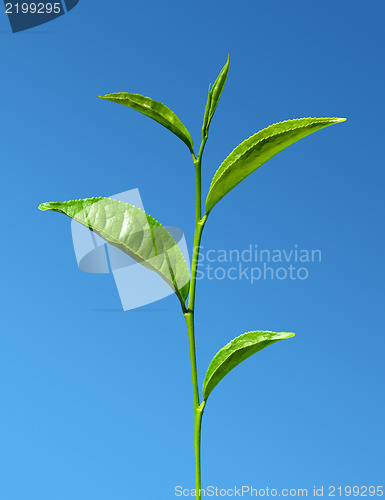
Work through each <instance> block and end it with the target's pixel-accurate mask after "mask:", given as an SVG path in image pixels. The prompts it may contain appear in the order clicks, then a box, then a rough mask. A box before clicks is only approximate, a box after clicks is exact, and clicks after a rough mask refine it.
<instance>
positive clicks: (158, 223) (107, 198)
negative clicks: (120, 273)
mask: <svg viewBox="0 0 385 500" xmlns="http://www.w3.org/2000/svg"><path fill="white" fill-rule="evenodd" d="M94 200H95V201H102V200H112V201H114V202H118V203H119V204H123V205H130V206H132V207H135V208H136V209H138V210H140V211H141V212H143V213H144V214H145V215H146V217H150V218H151V219H152V220H153V221H154V222H156V224H157V225H158V226H160V227H162V228H163V229H164V230H165V231H167V229H166V228H165V227H164V226H163V225H162V224H161V223H160V222H159V221H157V220H156V219H154V217H152V215H150V214H148V213H147V212H146V211H145V210H142V209H141V208H139V207H137V206H136V205H133V204H131V203H126V202H124V201H122V200H115V199H114V198H109V197H107V196H94V197H92V198H79V199H78V200H67V201H65V202H60V201H48V202H45V203H41V204H40V205H39V207H38V208H39V210H41V211H42V212H45V211H50V209H49V208H41V207H42V206H43V205H48V204H50V203H58V204H61V205H63V204H64V203H74V202H79V201H94ZM64 215H66V216H67V217H68V218H70V219H72V220H75V221H76V222H79V221H77V220H76V219H74V218H73V217H71V216H69V215H67V214H66V213H64ZM79 224H81V223H80V222H79ZM156 224H155V225H156ZM88 228H89V229H90V230H91V231H93V232H95V233H97V231H94V230H93V229H92V227H91V226H88ZM104 232H105V234H106V235H107V236H109V237H110V238H111V240H113V241H117V242H118V243H119V241H118V240H116V238H115V237H113V236H112V235H111V234H110V233H108V232H107V231H104ZM167 233H168V234H169V235H170V238H171V239H172V240H173V241H174V242H175V245H177V246H178V243H177V242H176V241H175V240H174V238H173V237H172V235H171V234H170V233H169V232H168V231H167ZM106 243H108V242H106ZM178 248H179V247H178ZM179 250H180V249H179ZM130 252H132V253H133V254H135V255H136V256H137V257H138V258H139V259H140V260H143V259H142V257H141V256H140V255H138V254H137V253H136V252H134V251H133V250H131V249H130ZM180 255H181V257H182V258H183V262H184V263H185V264H186V268H187V269H188V265H187V262H186V259H185V257H184V255H183V252H182V251H180ZM149 265H150V266H151V268H152V270H153V271H154V272H156V273H157V274H159V272H158V270H157V269H156V268H155V267H153V266H152V265H151V264H149ZM189 275H190V273H189ZM190 280H191V276H190ZM167 281H168V280H167ZM186 284H187V283H185V284H184V285H183V287H184V286H186ZM173 287H174V288H176V287H175V285H174V284H173ZM183 287H182V288H183ZM174 292H175V293H176V294H177V295H178V296H180V294H179V290H178V289H176V290H174ZM180 300H181V301H182V300H183V299H182V298H181V297H180Z"/></svg>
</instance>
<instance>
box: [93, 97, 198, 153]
mask: <svg viewBox="0 0 385 500" xmlns="http://www.w3.org/2000/svg"><path fill="white" fill-rule="evenodd" d="M116 94H128V95H132V96H138V97H144V98H145V99H150V101H152V102H155V103H156V104H160V105H161V106H164V107H165V108H166V109H167V110H168V111H170V112H171V113H172V114H173V115H174V116H175V117H176V118H177V120H178V121H179V122H180V123H181V125H182V126H183V127H184V129H185V131H186V132H187V135H186V139H187V141H188V142H189V144H187V143H186V142H185V141H183V139H181V138H180V137H179V138H180V139H181V140H182V141H183V142H185V144H186V146H187V147H188V148H189V150H190V151H191V152H192V153H193V152H194V141H193V139H192V137H191V134H190V132H189V131H188V129H187V127H186V125H185V124H184V123H183V122H182V120H181V119H180V118H179V117H178V115H177V114H176V113H175V112H174V111H173V110H172V109H171V108H169V107H168V106H167V105H166V104H164V103H163V102H161V101H156V100H155V99H153V98H152V97H149V96H146V95H142V94H134V93H132V92H123V91H122V92H112V93H111V94H106V95H104V96H102V95H99V96H98V97H99V99H103V100H104V101H111V99H109V96H115V95H116ZM113 99H115V100H116V101H124V100H127V99H128V100H130V101H132V102H133V103H135V101H134V100H133V99H130V98H127V97H113ZM135 104H137V103H135ZM140 106H143V107H144V108H147V109H151V111H154V113H155V114H156V115H157V116H160V117H162V118H163V116H162V115H161V114H160V113H158V112H157V111H155V110H154V109H153V108H151V107H150V106H148V105H145V104H140ZM134 111H135V110H134ZM158 123H159V122H158ZM175 135H177V134H175Z"/></svg>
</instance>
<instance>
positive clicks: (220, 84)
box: [203, 55, 230, 136]
mask: <svg viewBox="0 0 385 500" xmlns="http://www.w3.org/2000/svg"><path fill="white" fill-rule="evenodd" d="M229 68H230V55H229V56H228V58H227V62H226V64H225V65H224V67H223V68H222V70H221V72H220V73H219V75H218V77H217V79H216V80H215V82H214V85H213V86H212V87H209V95H208V97H207V104H206V109H205V115H204V119H203V135H204V136H206V135H207V133H208V129H209V126H210V123H211V120H212V118H213V116H214V113H215V110H216V109H217V106H218V102H219V99H220V97H221V94H222V91H223V88H224V86H225V83H226V79H227V75H228V73H229Z"/></svg>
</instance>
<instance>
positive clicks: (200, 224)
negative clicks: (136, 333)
mask: <svg viewBox="0 0 385 500" xmlns="http://www.w3.org/2000/svg"><path fill="white" fill-rule="evenodd" d="M206 141H207V135H206V136H203V139H202V143H201V147H200V149H199V154H198V158H196V157H195V155H194V154H193V155H192V158H193V162H194V166H195V175H196V211H195V230H194V245H193V256H192V263H191V280H190V290H189V301H188V309H187V311H186V310H184V311H183V312H184V317H185V320H186V325H187V333H188V341H189V349H190V363H191V378H192V386H193V396H194V451H195V485H196V486H195V489H196V498H198V499H200V498H201V495H200V490H201V427H202V416H203V411H204V407H205V401H203V403H202V404H201V403H200V398H199V386H198V371H197V359H196V349H195V321H194V320H195V318H194V312H195V290H196V275H197V268H198V259H199V249H200V243H201V239H202V232H203V228H204V226H205V223H206V220H207V215H205V216H204V217H203V218H201V217H202V192H201V162H202V154H203V150H204V147H205V144H206Z"/></svg>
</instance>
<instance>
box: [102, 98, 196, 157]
mask: <svg viewBox="0 0 385 500" xmlns="http://www.w3.org/2000/svg"><path fill="white" fill-rule="evenodd" d="M99 97H100V99H104V100H106V101H112V102H116V103H117V104H122V105H123V106H127V107H128V108H131V109H135V111H139V113H142V114H144V115H146V116H148V117H150V118H152V119H153V120H155V121H156V122H158V123H160V124H161V125H163V126H164V127H166V128H168V130H171V132H173V133H174V134H175V135H177V136H178V137H179V139H181V140H182V141H183V142H184V143H185V144H186V146H187V147H188V148H189V150H190V151H191V153H193V152H194V149H193V141H192V138H191V135H190V132H189V131H188V130H187V128H186V127H185V126H184V125H183V123H182V122H181V121H180V120H179V118H178V117H177V116H176V114H175V113H174V112H173V111H171V109H169V108H168V107H167V106H165V105H164V104H162V103H161V102H158V101H154V100H152V99H150V98H149V97H145V96H143V95H140V94H130V93H128V92H117V93H115V94H107V95H105V96H99Z"/></svg>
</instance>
